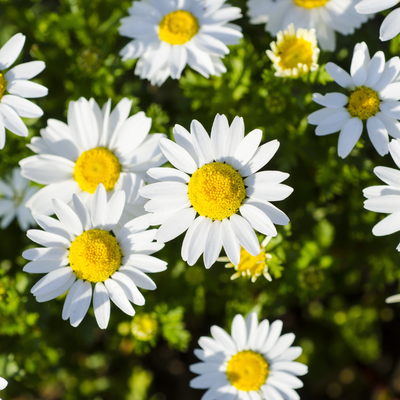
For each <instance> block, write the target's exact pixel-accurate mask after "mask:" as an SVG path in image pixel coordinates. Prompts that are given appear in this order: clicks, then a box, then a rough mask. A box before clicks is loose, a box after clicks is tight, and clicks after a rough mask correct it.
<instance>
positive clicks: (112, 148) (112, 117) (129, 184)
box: [20, 98, 165, 225]
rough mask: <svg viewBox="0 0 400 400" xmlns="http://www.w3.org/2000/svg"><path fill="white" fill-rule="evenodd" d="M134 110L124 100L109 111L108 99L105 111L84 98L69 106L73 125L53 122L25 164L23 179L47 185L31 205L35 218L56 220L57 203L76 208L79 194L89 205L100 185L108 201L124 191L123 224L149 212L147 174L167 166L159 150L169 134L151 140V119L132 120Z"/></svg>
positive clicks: (34, 144) (33, 145) (33, 144)
mask: <svg viewBox="0 0 400 400" xmlns="http://www.w3.org/2000/svg"><path fill="white" fill-rule="evenodd" d="M131 106H132V101H131V100H128V99H127V98H124V99H122V100H121V101H120V102H119V103H118V105H117V106H116V107H115V108H114V110H113V111H112V112H110V111H111V100H109V101H108V102H107V103H106V104H105V105H104V107H103V110H102V111H101V110H100V108H99V106H98V104H97V103H96V102H95V101H94V100H93V99H91V100H90V101H87V100H86V99H84V98H81V99H79V100H78V101H71V102H70V103H69V107H68V125H66V124H65V123H63V122H61V121H57V120H54V119H50V120H48V126H47V128H46V129H42V130H41V136H42V137H34V138H32V142H31V144H30V145H28V147H29V148H30V149H32V150H33V151H34V152H35V153H37V154H38V155H35V156H31V157H28V158H25V159H23V160H22V161H20V165H21V167H22V175H23V176H24V177H26V178H28V179H30V180H32V181H34V182H37V183H40V184H42V185H47V186H45V187H44V188H42V189H40V190H39V191H38V192H37V193H36V194H35V195H34V196H33V197H32V198H31V199H30V200H29V201H28V203H27V206H28V207H29V208H31V210H32V212H33V213H40V214H46V215H51V214H52V213H53V207H52V203H51V199H52V198H58V199H60V200H62V201H64V202H66V203H68V204H71V202H72V195H73V194H74V193H76V194H79V195H80V197H81V199H82V200H83V201H84V202H85V204H86V205H90V203H91V201H92V197H93V194H94V192H95V190H96V188H97V186H98V185H99V184H100V183H102V184H103V185H104V187H105V188H106V190H107V192H108V195H109V196H110V195H112V193H114V191H115V190H119V189H122V190H124V191H125V194H126V199H127V204H126V206H125V209H124V214H123V216H122V218H121V221H120V225H123V224H124V223H125V222H127V221H129V220H131V219H132V218H133V217H135V216H139V215H142V214H143V213H144V209H143V204H144V199H142V198H140V196H139V194H138V189H139V188H140V187H141V186H143V185H144V184H145V180H146V171H147V170H148V169H149V168H150V167H156V166H159V165H162V164H163V163H164V162H165V157H164V155H163V154H162V153H161V151H160V149H159V146H158V144H159V141H160V139H161V138H162V137H165V135H163V134H152V135H149V131H150V127H151V118H147V117H146V116H145V114H144V113H143V112H139V113H137V114H135V115H132V116H131V117H129V112H130V109H131Z"/></svg>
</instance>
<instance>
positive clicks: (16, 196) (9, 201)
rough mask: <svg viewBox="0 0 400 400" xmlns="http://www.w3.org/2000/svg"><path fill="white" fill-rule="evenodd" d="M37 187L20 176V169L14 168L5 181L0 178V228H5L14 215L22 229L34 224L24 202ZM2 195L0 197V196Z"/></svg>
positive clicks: (24, 229)
mask: <svg viewBox="0 0 400 400" xmlns="http://www.w3.org/2000/svg"><path fill="white" fill-rule="evenodd" d="M38 189H39V188H38V187H33V186H29V181H28V179H25V178H24V177H22V176H21V169H20V168H18V167H17V168H14V169H13V172H12V176H11V178H10V179H7V181H3V180H1V179H0V218H3V219H2V221H1V225H0V226H1V228H2V229H5V228H7V227H8V226H9V225H10V224H11V222H12V220H13V219H14V218H15V217H16V218H17V220H18V223H19V226H20V227H21V229H22V230H23V231H26V230H27V229H29V226H31V225H35V221H34V220H33V218H32V214H31V211H30V210H29V208H27V207H26V202H27V201H28V200H29V199H30V198H31V197H32V196H33V195H34V194H35V193H36V192H37V191H38ZM1 196H2V197H1Z"/></svg>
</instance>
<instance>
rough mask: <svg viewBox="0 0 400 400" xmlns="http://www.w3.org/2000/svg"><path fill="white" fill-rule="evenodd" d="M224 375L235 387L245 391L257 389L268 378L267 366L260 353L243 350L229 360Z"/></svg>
mask: <svg viewBox="0 0 400 400" xmlns="http://www.w3.org/2000/svg"><path fill="white" fill-rule="evenodd" d="M226 375H227V377H228V380H229V382H230V383H231V384H232V385H233V386H234V387H235V388H236V389H238V390H243V391H245V392H250V391H257V390H260V388H261V386H262V385H263V384H264V383H265V381H266V380H267V378H268V375H269V366H268V363H267V360H266V359H265V358H264V357H263V356H262V355H261V354H259V353H256V352H254V351H251V350H245V351H241V352H239V353H237V354H235V355H234V356H233V357H232V358H231V359H230V360H229V362H228V365H227V367H226Z"/></svg>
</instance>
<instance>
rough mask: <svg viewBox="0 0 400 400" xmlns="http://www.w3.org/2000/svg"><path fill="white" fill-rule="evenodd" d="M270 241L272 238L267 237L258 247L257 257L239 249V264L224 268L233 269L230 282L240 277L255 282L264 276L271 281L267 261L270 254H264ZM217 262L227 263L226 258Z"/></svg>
mask: <svg viewBox="0 0 400 400" xmlns="http://www.w3.org/2000/svg"><path fill="white" fill-rule="evenodd" d="M271 239H272V236H267V237H266V238H265V239H264V240H263V242H262V243H261V246H260V254H259V255H258V256H253V255H251V254H250V253H249V252H248V251H246V249H244V248H243V247H242V248H241V249H240V262H239V264H237V265H233V264H232V263H228V264H226V265H225V268H235V270H236V273H234V274H233V275H232V276H231V280H234V279H237V278H240V277H241V276H243V277H246V278H250V279H251V281H252V282H255V281H256V280H257V278H258V277H260V276H261V275H264V277H265V279H267V280H269V281H272V278H271V275H270V274H269V272H268V269H269V267H268V261H270V260H271V259H272V254H269V253H266V246H267V245H268V243H269V242H270V240H271ZM217 261H229V259H228V258H227V257H220V258H218V260H217Z"/></svg>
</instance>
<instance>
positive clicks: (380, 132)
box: [367, 117, 389, 156]
mask: <svg viewBox="0 0 400 400" xmlns="http://www.w3.org/2000/svg"><path fill="white" fill-rule="evenodd" d="M367 131H368V136H369V138H370V139H371V142H372V144H373V145H374V147H375V149H376V151H377V152H378V153H379V155H381V156H384V155H385V154H387V153H388V152H389V136H388V133H387V130H386V128H385V125H383V122H382V121H381V120H380V119H379V118H378V117H371V118H369V119H368V120H367Z"/></svg>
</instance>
